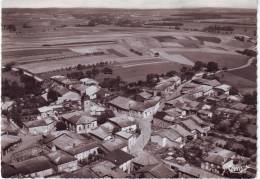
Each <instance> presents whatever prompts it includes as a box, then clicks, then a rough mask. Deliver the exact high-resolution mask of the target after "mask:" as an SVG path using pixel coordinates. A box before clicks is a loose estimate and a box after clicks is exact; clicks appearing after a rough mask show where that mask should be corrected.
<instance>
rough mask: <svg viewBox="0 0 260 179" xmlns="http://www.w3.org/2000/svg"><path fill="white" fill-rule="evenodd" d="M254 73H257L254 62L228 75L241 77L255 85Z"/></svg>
mask: <svg viewBox="0 0 260 179" xmlns="http://www.w3.org/2000/svg"><path fill="white" fill-rule="evenodd" d="M256 72H257V64H256V61H255V62H254V63H252V64H251V65H250V66H248V67H246V68H243V69H239V70H234V71H230V73H232V74H234V75H236V76H240V77H243V78H245V79H248V80H250V81H253V82H255V83H256V78H257V76H256Z"/></svg>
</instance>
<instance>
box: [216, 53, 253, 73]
mask: <svg viewBox="0 0 260 179" xmlns="http://www.w3.org/2000/svg"><path fill="white" fill-rule="evenodd" d="M255 60H256V57H251V58H250V59H249V60H248V61H247V63H246V64H244V65H241V66H239V67H234V68H230V69H227V70H219V71H217V72H216V73H220V72H223V71H224V72H228V71H234V70H240V69H243V68H247V67H249V66H250V65H251V64H252V63H253V62H254V61H255Z"/></svg>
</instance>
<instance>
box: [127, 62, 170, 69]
mask: <svg viewBox="0 0 260 179" xmlns="http://www.w3.org/2000/svg"><path fill="white" fill-rule="evenodd" d="M157 63H170V62H168V61H161V62H147V63H139V64H132V65H122V67H123V68H129V67H135V66H142V65H151V64H157Z"/></svg>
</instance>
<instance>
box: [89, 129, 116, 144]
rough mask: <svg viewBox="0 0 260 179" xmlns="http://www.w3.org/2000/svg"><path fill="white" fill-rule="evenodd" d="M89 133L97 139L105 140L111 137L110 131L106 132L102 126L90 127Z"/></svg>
mask: <svg viewBox="0 0 260 179" xmlns="http://www.w3.org/2000/svg"><path fill="white" fill-rule="evenodd" d="M89 134H90V135H92V136H93V137H95V138H96V139H97V140H99V141H107V140H111V139H112V138H113V135H112V132H111V133H110V132H108V131H107V130H105V129H103V128H102V127H98V128H96V129H92V130H90V131H89Z"/></svg>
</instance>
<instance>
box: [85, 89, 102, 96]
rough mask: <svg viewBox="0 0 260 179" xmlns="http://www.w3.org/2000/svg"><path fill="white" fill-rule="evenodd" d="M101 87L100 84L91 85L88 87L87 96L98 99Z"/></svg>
mask: <svg viewBox="0 0 260 179" xmlns="http://www.w3.org/2000/svg"><path fill="white" fill-rule="evenodd" d="M100 89H101V87H99V86H89V87H88V88H86V96H88V97H89V98H90V99H96V98H97V93H98V91H99V90H100Z"/></svg>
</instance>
